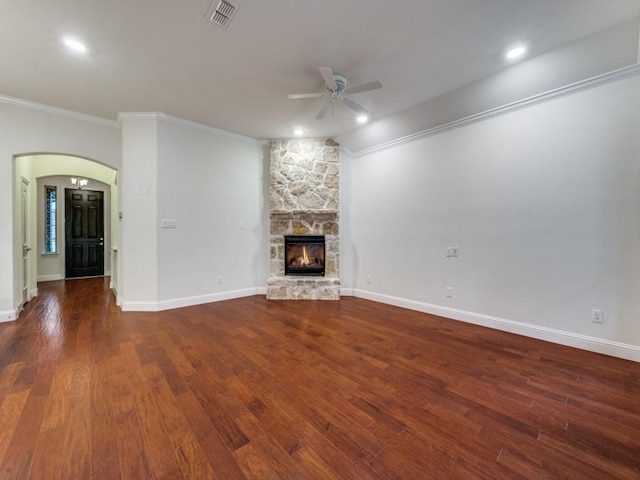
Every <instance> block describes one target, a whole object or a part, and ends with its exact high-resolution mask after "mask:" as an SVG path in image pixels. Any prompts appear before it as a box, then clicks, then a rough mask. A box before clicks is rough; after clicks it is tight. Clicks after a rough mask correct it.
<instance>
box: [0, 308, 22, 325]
mask: <svg viewBox="0 0 640 480" xmlns="http://www.w3.org/2000/svg"><path fill="white" fill-rule="evenodd" d="M19 314H20V310H2V311H0V323H3V322H13V321H15V320H17V319H18V315H19Z"/></svg>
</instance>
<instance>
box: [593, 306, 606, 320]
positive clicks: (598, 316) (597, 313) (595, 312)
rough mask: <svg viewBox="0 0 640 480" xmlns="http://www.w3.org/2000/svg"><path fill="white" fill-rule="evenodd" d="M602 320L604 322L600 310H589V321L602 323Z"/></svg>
mask: <svg viewBox="0 0 640 480" xmlns="http://www.w3.org/2000/svg"><path fill="white" fill-rule="evenodd" d="M603 320H604V312H603V311H602V310H599V309H597V308H594V309H593V310H591V321H592V322H593V323H602V321H603Z"/></svg>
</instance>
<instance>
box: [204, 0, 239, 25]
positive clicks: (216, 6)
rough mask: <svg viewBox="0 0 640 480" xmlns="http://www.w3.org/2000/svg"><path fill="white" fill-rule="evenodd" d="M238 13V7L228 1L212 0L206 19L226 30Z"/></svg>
mask: <svg viewBox="0 0 640 480" xmlns="http://www.w3.org/2000/svg"><path fill="white" fill-rule="evenodd" d="M237 11H238V5H236V4H235V3H232V2H230V1H229V0H213V3H212V4H211V7H210V8H209V11H208V12H207V15H206V18H207V19H208V20H209V21H210V22H212V23H215V24H216V25H218V26H219V27H222V28H227V27H228V26H229V23H231V19H232V18H233V16H234V15H235V14H236V12H237Z"/></svg>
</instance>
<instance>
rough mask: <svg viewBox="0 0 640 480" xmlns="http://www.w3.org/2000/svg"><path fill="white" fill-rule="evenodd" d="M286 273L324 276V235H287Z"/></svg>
mask: <svg viewBox="0 0 640 480" xmlns="http://www.w3.org/2000/svg"><path fill="white" fill-rule="evenodd" d="M284 274H285V275H319V276H324V236H321V235H285V237H284Z"/></svg>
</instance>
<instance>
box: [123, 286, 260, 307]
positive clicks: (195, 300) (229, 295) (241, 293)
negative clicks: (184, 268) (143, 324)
mask: <svg viewBox="0 0 640 480" xmlns="http://www.w3.org/2000/svg"><path fill="white" fill-rule="evenodd" d="M258 290H259V289H258V288H246V289H244V290H232V291H229V292H221V293H210V294H207V295H198V296H195V297H184V298H175V299H172V300H162V301H160V302H129V301H126V300H121V301H120V307H121V308H122V311H123V312H161V311H163V310H172V309H174V308H183V307H191V306H193V305H202V304H203V303H213V302H220V301H222V300H232V299H234V298H241V297H250V296H252V295H258Z"/></svg>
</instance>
